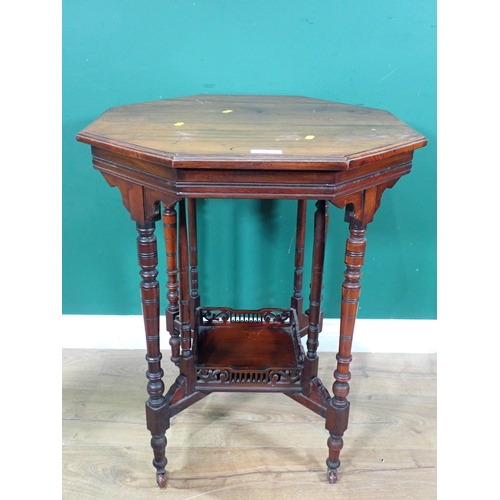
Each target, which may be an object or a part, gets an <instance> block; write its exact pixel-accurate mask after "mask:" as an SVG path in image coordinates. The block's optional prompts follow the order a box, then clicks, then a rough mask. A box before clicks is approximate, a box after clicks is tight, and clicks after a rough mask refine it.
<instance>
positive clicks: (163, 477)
mask: <svg viewBox="0 0 500 500" xmlns="http://www.w3.org/2000/svg"><path fill="white" fill-rule="evenodd" d="M156 482H157V484H158V487H159V488H165V487H166V486H167V473H166V472H165V471H164V470H163V471H162V470H159V471H158V472H157V473H156Z"/></svg>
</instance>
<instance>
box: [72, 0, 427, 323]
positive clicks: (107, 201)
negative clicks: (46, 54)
mask: <svg viewBox="0 0 500 500" xmlns="http://www.w3.org/2000/svg"><path fill="white" fill-rule="evenodd" d="M200 93H234V94H284V95H303V96H308V97H315V98H319V99H327V100H332V101H340V102H345V103H349V104H359V105H365V106H369V107H374V108H381V109H386V110H388V111H390V112H392V113H393V114H395V115H396V116H398V117H399V118H400V119H402V120H403V121H405V122H406V123H408V124H409V125H410V126H412V127H413V128H415V129H416V130H418V131H419V132H420V133H422V134H424V135H425V136H426V137H427V138H428V139H429V144H428V146H427V147H426V148H424V149H422V150H418V151H417V152H416V154H415V160H414V167H413V170H412V172H411V174H410V175H409V176H406V177H403V178H402V179H401V180H400V181H399V182H398V183H397V184H396V186H395V187H394V188H393V189H391V190H388V191H386V192H385V194H384V197H383V200H382V205H381V207H380V209H379V211H378V212H377V214H376V216H375V220H374V222H373V223H372V224H371V225H370V227H369V229H368V233H367V239H368V247H367V254H366V264H365V267H364V272H363V279H362V283H363V290H362V296H361V303H360V309H359V317H361V318H408V319H412V318H413V319H418V318H426V319H433V318H435V317H436V2H435V0H422V1H420V2H415V1H414V0H380V1H373V0H360V1H355V0H352V1H347V0H340V1H335V0H319V1H314V0H298V1H293V0H286V1H283V0H279V1H277V0H274V1H272V2H271V1H269V0H253V1H245V0H243V1H238V2H235V1H234V0H233V1H227V0H196V1H192V0H190V1H184V0H175V1H174V0H151V1H147V2H137V1H131V0H83V1H82V0H78V1H77V0H64V1H63V313H66V314H140V302H139V288H138V283H139V275H138V271H139V269H138V266H137V259H136V253H135V237H136V233H135V224H134V223H133V222H132V221H131V220H130V218H129V214H128V212H127V211H126V210H125V208H124V207H123V205H122V203H121V197H120V194H119V192H118V190H117V189H116V188H115V189H111V188H109V187H108V185H107V183H106V182H105V181H104V179H103V178H102V177H101V175H100V174H99V173H98V172H97V171H95V170H94V169H93V168H92V165H91V157H90V148H89V147H88V146H86V145H84V144H81V143H77V142H76V140H75V134H76V133H77V132H78V131H79V130H81V129H82V128H84V127H85V126H86V125H87V124H88V123H90V122H91V121H92V120H94V119H95V118H96V117H97V116H99V115H100V114H101V113H102V112H103V111H105V110H106V109H108V108H109V107H111V106H115V105H120V104H129V103H135V102H143V101H148V100H156V99H166V98H172V97H178V96H184V95H192V94H200ZM313 209H314V206H313V204H310V205H309V216H310V219H309V220H310V221H311V222H312V215H313ZM295 210H296V208H295V203H294V202H290V201H261V200H246V201H243V202H234V201H225V200H219V201H214V200H208V201H205V200H202V201H201V202H200V203H199V215H200V217H199V232H200V234H199V239H200V241H199V247H200V251H201V255H200V290H201V295H202V298H203V299H204V303H205V304H206V305H227V306H232V307H242V308H260V307H265V306H283V307H287V306H288V304H289V300H290V299H289V298H290V295H291V293H292V284H293V243H294V241H293V240H294V233H295V230H294V224H295ZM311 226H312V224H310V225H309V230H310V229H312V228H311ZM160 231H161V229H160V227H158V236H161V232H160ZM310 236H311V231H309V241H310V240H311V238H310ZM346 236H347V225H346V224H345V223H344V222H343V213H342V212H341V211H340V210H338V209H336V208H335V207H332V208H331V210H330V228H329V240H328V245H327V254H326V269H325V288H324V294H323V299H324V302H323V308H324V311H325V315H326V317H338V311H339V302H340V301H339V299H340V288H341V287H340V285H341V281H342V279H343V262H342V260H343V257H342V256H343V250H344V244H345V239H346ZM159 240H160V251H163V248H164V247H163V245H162V241H161V238H159ZM309 256H310V247H309V249H308V251H307V254H306V258H308V257H309ZM164 269H165V265H164V263H163V261H162V262H161V265H160V267H159V270H160V278H159V279H160V282H161V283H164V282H165V281H166V280H165V278H164V276H165V275H164V274H163V273H164ZM307 278H308V273H306V281H305V283H307ZM305 292H306V293H305V295H306V296H307V287H306V288H305ZM163 297H164V294H163ZM164 302H166V301H164Z"/></svg>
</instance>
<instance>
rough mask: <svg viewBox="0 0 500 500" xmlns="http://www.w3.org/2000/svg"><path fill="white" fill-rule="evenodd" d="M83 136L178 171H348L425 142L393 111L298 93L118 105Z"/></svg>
mask: <svg viewBox="0 0 500 500" xmlns="http://www.w3.org/2000/svg"><path fill="white" fill-rule="evenodd" d="M77 139H78V140H79V141H81V142H84V143H87V144H91V145H92V146H96V147H98V148H102V149H108V150H111V151H115V152H119V153H120V154H125V155H127V156H131V157H136V158H143V159H147V160H149V161H153V162H159V163H161V164H163V165H168V166H170V167H172V168H208V169H210V168H218V169H220V168H233V169H234V168H236V169H239V168H242V169H244V168H246V167H249V166H250V165H251V166H252V169H273V168H274V166H276V168H279V169H282V168H283V165H286V163H287V162H290V163H293V164H294V165H295V167H294V168H298V167H297V165H298V166H299V167H300V168H301V169H302V170H348V169H351V168H355V167H356V166H359V165H361V164H364V163H366V161H374V160H381V159H384V158H387V157H390V156H394V155H397V154H400V153H404V152H409V151H413V150H415V149H417V148H420V147H423V146H425V145H426V144H427V140H426V139H425V137H423V136H422V135H421V134H419V133H418V132H416V131H415V130H413V129H412V128H410V127H409V126H407V125H406V124H405V123H403V122H402V121H401V120H399V119H398V118H396V117H395V116H394V115H392V114H391V113H388V112H387V111H383V110H379V109H373V108H367V107H363V106H353V105H349V104H341V103H337V102H330V101H324V100H319V99H311V98H307V97H297V96H251V95H241V96H236V95H231V96H230V95H205V94H204V95H195V96H189V97H181V98H177V99H164V100H160V101H152V102H145V103H140V104H131V105H126V106H116V107H113V108H111V109H109V110H108V111H106V112H105V113H104V114H102V115H101V116H100V117H99V118H98V119H97V120H95V121H94V122H93V123H91V124H90V125H89V126H88V127H86V128H85V129H84V130H82V131H81V132H80V133H79V134H78V135H77Z"/></svg>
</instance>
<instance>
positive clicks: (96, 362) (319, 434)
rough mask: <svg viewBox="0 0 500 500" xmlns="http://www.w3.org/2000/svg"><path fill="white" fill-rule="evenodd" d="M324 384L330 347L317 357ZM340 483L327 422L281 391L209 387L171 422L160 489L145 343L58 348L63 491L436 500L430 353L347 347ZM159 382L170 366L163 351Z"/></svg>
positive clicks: (72, 495) (68, 494)
mask: <svg viewBox="0 0 500 500" xmlns="http://www.w3.org/2000/svg"><path fill="white" fill-rule="evenodd" d="M320 357H321V361H320V366H321V368H320V376H321V377H322V379H323V381H324V383H325V386H326V387H327V388H328V389H330V388H331V382H332V380H328V379H329V378H330V377H331V376H332V372H333V370H334V369H335V365H336V362H335V354H333V353H320ZM353 357H354V361H353V364H352V377H353V379H352V383H351V387H352V389H351V395H350V397H349V398H350V401H351V413H350V420H349V428H348V430H347V431H346V433H345V435H344V438H345V439H344V440H345V446H344V449H343V450H342V454H341V460H342V465H341V469H340V471H339V481H338V482H337V484H335V485H330V484H328V483H327V482H326V466H325V460H326V457H327V454H328V450H327V446H326V440H327V438H328V432H327V431H326V429H325V428H324V420H323V419H322V418H320V417H319V416H317V415H316V414H314V413H313V412H311V411H309V410H308V409H306V408H304V407H303V406H301V405H299V404H298V403H297V402H295V401H293V400H291V399H290V398H287V397H286V396H284V395H282V394H276V395H273V394H253V393H252V394H243V393H230V394H223V393H215V394H210V395H209V396H207V397H206V398H205V399H203V400H201V401H199V402H198V403H196V404H195V405H193V406H191V407H190V408H189V409H187V410H185V411H184V412H182V413H180V414H179V415H176V416H175V417H174V418H172V421H171V427H170V429H169V430H168V431H167V439H168V445H167V458H168V459H169V464H168V466H167V469H168V475H169V486H168V488H167V490H166V491H165V490H160V489H159V488H158V487H157V486H156V482H155V479H154V468H153V467H152V465H151V460H152V451H151V448H150V446H149V439H150V434H149V431H148V430H147V429H146V425H145V413H144V401H145V399H146V397H147V394H146V378H145V370H146V363H145V360H144V352H143V351H132V350H124V351H121V350H109V351H106V350H83V349H82V350H78V349H76V350H75V349H72V350H65V351H64V352H63V415H62V417H63V425H62V438H63V485H62V486H63V498H65V499H68V500H70V499H71V500H73V499H74V500H79V499H82V500H86V499H90V498H99V499H101V498H106V499H110V500H113V499H115V498H134V499H138V500H141V499H142V498H148V499H150V498H160V495H162V496H161V498H165V495H168V498H170V499H191V498H203V499H240V498H241V499H248V498H252V499H260V498H262V499H264V498H265V499H275V498H276V499H279V498H290V499H295V498H297V499H298V498H300V499H303V498H315V499H316V498H329V499H330V498H343V499H365V498H366V499H368V498H369V499H375V500H376V499H379V498H380V499H382V498H384V499H392V498H394V499H401V498H415V499H417V498H418V499H427V498H429V499H434V498H436V356H435V355H428V354H422V355H420V354H419V355H409V354H401V355H398V354H390V355H389V354H388V355H385V354H384V355H380V354H367V353H355V354H354V355H353ZM164 360H165V362H164V369H165V377H164V380H165V384H166V386H167V387H168V386H169V385H170V383H172V382H173V380H174V379H175V376H176V374H177V369H176V368H175V367H173V366H171V363H169V362H168V356H167V355H166V354H165V356H164Z"/></svg>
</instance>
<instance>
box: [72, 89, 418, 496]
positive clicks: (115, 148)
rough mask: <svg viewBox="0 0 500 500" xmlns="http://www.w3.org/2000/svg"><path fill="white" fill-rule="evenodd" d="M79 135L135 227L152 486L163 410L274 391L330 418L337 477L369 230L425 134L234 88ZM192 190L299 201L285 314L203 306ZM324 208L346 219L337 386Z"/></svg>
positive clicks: (166, 413)
mask: <svg viewBox="0 0 500 500" xmlns="http://www.w3.org/2000/svg"><path fill="white" fill-rule="evenodd" d="M77 139H78V140H79V141H81V142H84V143H87V144H89V145H91V147H92V162H93V165H94V167H95V168H96V169H97V170H99V171H100V172H101V173H102V175H103V176H104V177H105V179H106V180H107V181H108V183H109V184H110V185H111V186H117V187H118V188H119V190H120V192H121V195H122V199H123V203H124V205H125V207H126V208H127V210H128V211H129V212H130V215H131V218H132V219H133V220H134V221H135V222H136V226H137V231H138V238H137V246H138V256H139V266H140V268H141V271H140V275H141V278H142V281H141V284H140V288H141V297H142V311H143V316H144V325H145V333H146V346H147V354H146V360H147V363H148V371H147V378H148V384H147V391H148V394H149V398H148V400H147V402H146V420H147V427H148V429H149V430H150V432H151V435H152V439H151V446H152V448H153V453H154V460H153V465H154V466H155V468H156V470H157V473H156V477H157V483H158V485H159V486H160V487H164V486H165V485H166V482H167V479H166V471H165V468H166V464H167V459H166V454H165V450H166V438H165V432H166V430H167V429H168V428H169V427H170V419H171V417H173V416H174V415H176V414H178V413H179V412H181V411H182V410H185V409H186V408H188V407H189V406H190V405H192V404H193V403H195V402H197V401H199V400H200V399H201V398H203V397H205V396H207V395H208V394H210V393H211V392H214V391H239V392H241V391H245V392H246V391H249V392H275V393H283V394H286V395H287V396H289V397H290V398H292V399H294V400H295V401H297V402H298V403H301V404H302V405H304V406H306V407H307V408H309V409H310V410H312V411H314V412H315V413H317V414H318V415H321V416H322V417H323V418H325V425H326V429H327V430H328V432H329V438H328V440H327V446H328V450H329V454H328V458H327V460H326V464H327V478H328V480H329V481H330V482H331V483H334V482H335V481H336V480H337V469H338V467H339V465H340V460H339V455H340V451H341V449H342V447H343V440H342V436H343V434H344V432H345V430H346V429H347V424H348V413H349V402H348V400H347V395H348V393H349V380H350V372H349V365H350V363H351V359H352V356H351V346H352V339H353V332H354V322H355V318H356V314H357V307H358V301H359V294H360V277H361V267H362V264H363V260H364V254H365V246H366V240H365V231H366V228H367V225H368V224H369V223H370V222H371V221H372V219H373V216H374V214H375V212H376V210H377V208H378V207H379V205H380V200H381V197H382V193H383V192H384V190H385V189H387V188H391V187H393V186H394V184H395V183H396V182H397V180H398V179H399V178H400V177H401V176H403V175H405V174H407V173H409V172H410V169H411V165H412V158H413V152H414V150H415V149H417V148H420V147H423V146H425V145H426V143H427V140H426V139H425V138H424V137H423V136H422V135H420V134H419V133H418V132H416V131H415V130H413V129H412V128H410V127H408V126H407V125H405V124H404V123H403V122H401V121H400V120H398V119H397V118H396V117H394V116H393V115H392V114H390V113H388V112H386V111H382V110H378V109H371V108H366V107H361V106H352V105H348V104H341V103H336V102H329V101H324V100H318V99H311V98H306V97H292V96H230V95H198V96H190V97H182V98H177V99H166V100H161V101H153V102H146V103H140V104H132V105H127V106H117V107H114V108H111V109H109V110H108V111H106V112H105V113H104V114H103V115H101V116H100V117H99V118H98V119H97V120H95V121H94V122H93V123H92V124H90V125H89V126H88V127H86V128H85V129H84V130H83V131H81V132H80V133H79V134H78V135H77ZM198 198H203V199H209V198H235V199H243V198H254V199H295V200H298V201H297V226H296V228H297V229H296V246H295V269H294V276H293V293H292V296H291V301H290V307H289V308H267V309H261V310H233V309H231V308H228V307H223V306H219V307H207V306H203V305H202V304H201V299H200V295H199V291H198V289H199V287H198V255H197V222H196V199H198ZM186 200H187V203H186ZM307 200H316V201H317V203H316V212H315V216H314V241H313V254H312V271H311V284H310V295H309V307H307V310H306V307H305V305H304V304H303V303H304V299H303V296H302V274H303V266H304V247H305V224H306V204H307ZM186 204H187V207H186ZM329 204H332V205H334V206H335V207H338V208H341V209H344V210H345V220H346V221H347V222H348V224H349V235H348V238H347V243H346V251H345V265H346V271H345V273H344V276H345V280H344V281H343V283H342V301H341V310H340V336H339V349H338V354H337V368H336V370H335V371H334V373H333V378H334V383H333V387H332V394H330V393H329V391H328V390H327V388H326V387H325V386H324V385H323V383H322V381H321V380H320V379H319V378H318V354H317V348H318V336H319V333H320V332H321V327H322V311H321V290H322V286H323V284H322V277H323V264H324V249H325V241H326V230H327V222H328V213H327V209H328V205H329ZM186 208H187V210H186ZM161 218H163V226H164V237H165V246H166V260H167V283H166V288H167V290H168V293H167V300H168V307H167V309H166V319H167V330H168V332H169V334H170V341H169V343H170V346H171V361H172V362H173V363H175V365H176V366H178V368H179V375H178V377H177V378H176V380H175V382H174V383H173V384H172V385H171V387H170V389H169V390H168V391H166V392H165V387H164V383H163V380H162V377H163V370H162V369H161V358H162V356H161V352H160V328H159V315H160V300H159V297H160V293H159V283H158V280H157V274H158V272H157V270H156V267H157V262H158V256H157V247H156V237H155V234H154V231H155V222H156V221H158V220H160V219H161ZM291 281H292V280H291ZM304 336H307V341H306V342H305V347H306V348H305V349H304V347H303V345H302V343H301V337H304Z"/></svg>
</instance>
